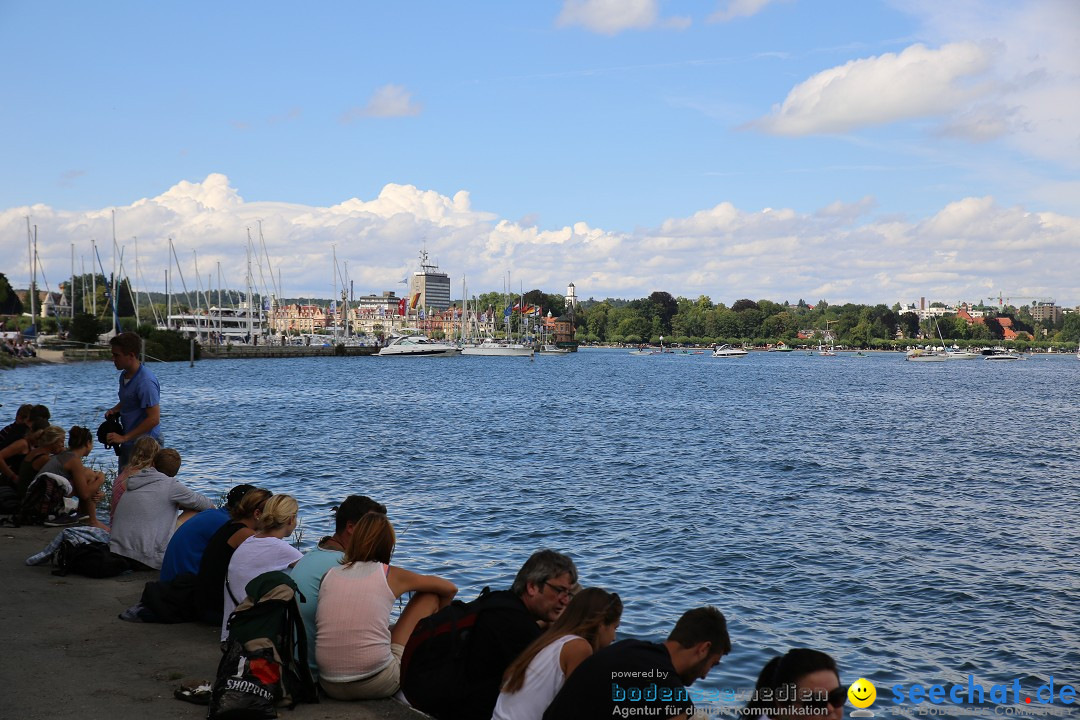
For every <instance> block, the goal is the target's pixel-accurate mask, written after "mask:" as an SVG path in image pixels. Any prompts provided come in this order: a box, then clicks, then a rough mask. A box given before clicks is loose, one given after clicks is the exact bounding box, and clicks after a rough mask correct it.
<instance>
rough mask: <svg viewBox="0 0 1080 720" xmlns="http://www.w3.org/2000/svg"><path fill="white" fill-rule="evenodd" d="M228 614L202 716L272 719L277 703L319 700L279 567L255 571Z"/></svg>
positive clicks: (292, 591) (291, 587)
mask: <svg viewBox="0 0 1080 720" xmlns="http://www.w3.org/2000/svg"><path fill="white" fill-rule="evenodd" d="M246 591H247V597H246V598H245V599H244V601H243V602H242V603H240V605H238V606H237V608H236V610H235V612H233V614H232V615H230V616H229V622H228V629H229V639H228V641H227V642H226V645H225V654H224V655H223V656H222V658H221V662H220V663H218V670H217V677H216V678H215V680H214V687H213V690H212V694H211V697H210V709H209V712H208V713H207V716H206V717H207V719H208V720H248V719H251V720H263V719H264V718H276V717H277V707H278V706H286V707H288V708H290V709H291V708H293V707H295V706H296V704H297V703H301V702H306V703H317V702H319V693H318V687H317V686H316V685H315V681H314V679H312V677H311V670H310V668H309V666H308V655H307V652H308V651H307V635H306V634H305V632H304V621H303V619H302V618H301V617H300V607H299V605H297V600H296V599H297V597H298V596H299V597H300V599H301V600H303V595H302V594H301V593H300V591H299V589H297V587H296V583H294V582H293V580H292V578H290V577H289V576H288V575H286V574H285V573H283V572H278V571H274V572H268V573H263V574H262V575H259V576H258V577H256V578H255V579H254V580H252V581H251V582H249V583H248V584H247V588H246Z"/></svg>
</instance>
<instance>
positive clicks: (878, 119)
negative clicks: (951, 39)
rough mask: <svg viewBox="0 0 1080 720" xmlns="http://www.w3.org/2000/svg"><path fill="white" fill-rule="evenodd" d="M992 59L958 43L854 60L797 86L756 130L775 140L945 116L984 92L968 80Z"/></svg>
mask: <svg viewBox="0 0 1080 720" xmlns="http://www.w3.org/2000/svg"><path fill="white" fill-rule="evenodd" d="M990 59H991V53H990V52H989V51H988V50H987V48H986V47H983V46H980V45H978V44H976V43H972V42H961V43H951V44H949V45H944V46H942V47H941V48H939V49H937V50H934V49H931V48H927V47H925V46H924V45H919V44H917V45H912V46H911V47H908V48H906V49H905V50H904V51H903V52H900V53H899V54H897V53H886V54H884V55H879V56H876V57H870V58H864V59H861V60H852V61H850V62H848V63H846V64H844V65H841V66H839V67H834V68H830V69H828V70H824V71H822V72H820V73H818V74H817V75H814V76H813V77H811V78H809V79H807V80H805V81H803V82H802V83H800V84H798V85H796V86H795V87H794V88H792V90H791V92H790V93H788V96H787V98H785V100H784V102H783V104H781V105H780V106H779V107H775V108H773V111H772V113H770V114H769V115H768V116H767V117H764V118H762V119H760V120H759V121H757V122H756V123H755V125H756V127H758V128H760V129H762V130H765V131H767V132H770V133H775V134H777V135H812V134H817V133H837V132H845V131H847V130H852V129H854V128H859V127H866V126H869V125H882V124H885V123H890V122H895V121H897V120H903V119H907V118H915V117H925V116H928V115H930V116H937V115H944V114H947V113H949V112H951V111H953V110H956V109H957V108H960V107H963V106H964V105H966V104H967V103H969V102H970V101H972V100H974V99H975V98H977V97H979V96H980V95H982V94H984V93H985V92H986V91H987V87H986V86H985V85H979V84H976V83H973V82H972V80H973V79H975V78H977V77H978V76H980V75H982V74H983V73H984V72H986V70H987V68H988V67H989V65H990Z"/></svg>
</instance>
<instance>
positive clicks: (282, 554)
mask: <svg viewBox="0 0 1080 720" xmlns="http://www.w3.org/2000/svg"><path fill="white" fill-rule="evenodd" d="M299 512H300V506H299V504H298V503H297V502H296V498H294V497H292V496H291V495H275V496H274V497H272V498H270V499H269V500H267V501H266V504H265V505H263V509H262V513H261V514H260V515H259V519H258V521H257V522H256V523H255V534H254V535H252V536H251V537H249V538H248V539H247V540H245V541H244V542H242V543H240V547H238V548H236V552H234V553H233V555H232V558H231V559H230V560H229V570H228V572H227V573H226V574H225V593H224V598H223V599H224V603H223V607H222V614H221V641H222V642H225V640H227V639H228V637H229V616H230V615H232V612H233V610H235V609H236V606H237V605H239V604H240V603H241V602H243V600H244V597H245V596H246V595H247V590H246V588H247V584H248V583H249V582H251V581H252V580H254V579H255V578H257V577H258V576H259V575H262V574H263V573H266V572H270V571H271V570H282V571H285V572H288V571H289V569H290V568H292V566H293V565H295V564H296V563H297V562H299V560H300V558H302V557H304V554H303V553H301V552H300V551H299V550H297V549H296V548H294V547H293V546H292V545H290V544H289V542H288V541H287V540H286V539H285V538H287V537H289V536H290V535H292V534H293V531H294V530H296V522H297V515H298V513H299Z"/></svg>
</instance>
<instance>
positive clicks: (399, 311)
mask: <svg viewBox="0 0 1080 720" xmlns="http://www.w3.org/2000/svg"><path fill="white" fill-rule="evenodd" d="M397 314H398V315H404V314H405V298H401V299H400V300H398V304H397Z"/></svg>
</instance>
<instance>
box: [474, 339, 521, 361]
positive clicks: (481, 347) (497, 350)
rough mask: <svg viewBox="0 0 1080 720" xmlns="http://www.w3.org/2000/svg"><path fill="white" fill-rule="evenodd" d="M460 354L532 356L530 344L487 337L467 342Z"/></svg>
mask: <svg viewBox="0 0 1080 720" xmlns="http://www.w3.org/2000/svg"><path fill="white" fill-rule="evenodd" d="M461 354H462V355H485V356H488V357H532V356H533V348H532V346H531V345H522V344H521V343H510V342H500V341H498V340H492V339H490V338H489V339H487V340H484V341H483V342H478V343H469V344H468V345H465V346H463V347H462V348H461Z"/></svg>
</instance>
